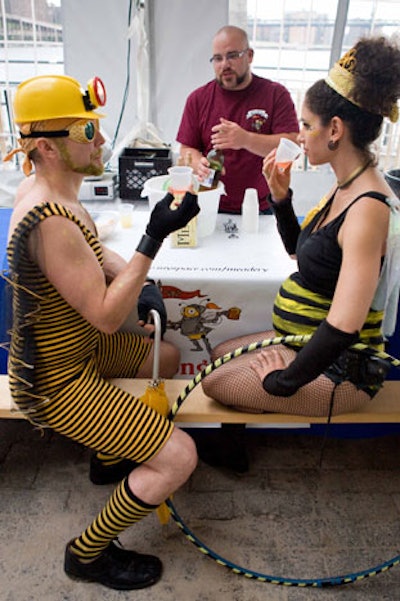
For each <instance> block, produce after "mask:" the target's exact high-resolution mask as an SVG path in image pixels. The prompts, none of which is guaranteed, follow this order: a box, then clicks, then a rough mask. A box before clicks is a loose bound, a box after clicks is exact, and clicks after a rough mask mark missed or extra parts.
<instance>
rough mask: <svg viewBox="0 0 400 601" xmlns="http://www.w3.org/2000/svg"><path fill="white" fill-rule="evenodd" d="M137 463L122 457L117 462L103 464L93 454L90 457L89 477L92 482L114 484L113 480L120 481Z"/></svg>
mask: <svg viewBox="0 0 400 601" xmlns="http://www.w3.org/2000/svg"><path fill="white" fill-rule="evenodd" d="M138 465H140V464H139V463H135V462H134V461H131V460H130V459H122V460H121V461H118V463H114V464H112V465H105V464H104V463H103V462H102V461H100V459H98V457H97V455H96V454H94V455H92V457H91V458H90V471H89V478H90V481H91V482H93V484H114V483H115V482H121V480H123V478H125V476H128V475H129V474H130V473H131V471H132V470H134V469H135V467H138Z"/></svg>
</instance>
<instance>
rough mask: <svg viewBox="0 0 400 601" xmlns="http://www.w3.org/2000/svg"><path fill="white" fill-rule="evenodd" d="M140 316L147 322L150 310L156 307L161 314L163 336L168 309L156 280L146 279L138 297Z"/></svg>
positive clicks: (162, 334)
mask: <svg viewBox="0 0 400 601" xmlns="http://www.w3.org/2000/svg"><path fill="white" fill-rule="evenodd" d="M137 309H138V317H139V319H140V320H141V321H144V322H145V323H147V319H148V316H149V311H150V310H151V309H155V310H156V311H158V313H159V315H160V321H161V338H162V337H163V336H164V334H165V330H166V329H167V310H166V308H165V304H164V300H163V297H162V294H161V291H160V289H159V287H158V286H157V284H156V283H155V282H154V280H150V279H148V280H146V283H145V284H144V286H143V288H142V291H141V293H140V295H139V299H138V305H137Z"/></svg>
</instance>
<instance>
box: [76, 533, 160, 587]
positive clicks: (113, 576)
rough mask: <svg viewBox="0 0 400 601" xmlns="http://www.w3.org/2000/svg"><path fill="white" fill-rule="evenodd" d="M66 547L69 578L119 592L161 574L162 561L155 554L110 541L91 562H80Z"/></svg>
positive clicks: (152, 579) (157, 578) (145, 584)
mask: <svg viewBox="0 0 400 601" xmlns="http://www.w3.org/2000/svg"><path fill="white" fill-rule="evenodd" d="M72 542H73V541H70V542H69V543H68V545H67V547H66V550H65V560H64V570H65V572H66V574H68V576H69V577H70V578H73V579H77V580H84V581H86V582H99V583H100V584H103V585H104V586H108V587H109V588H113V589H117V590H119V591H130V590H133V589H139V588H145V587H146V586H151V585H152V584H155V583H156V582H157V581H158V580H159V579H160V577H161V573H162V563H161V561H160V560H159V559H158V557H155V556H154V555H142V554H140V553H136V552H135V551H128V550H127V549H122V548H120V547H117V546H116V545H115V544H114V543H113V542H112V543H110V544H109V545H108V547H107V548H106V549H104V551H103V552H102V553H101V554H100V555H99V557H97V558H96V559H94V560H93V561H91V562H88V563H83V562H82V561H80V559H79V558H78V557H77V555H75V554H74V553H73V552H72V551H71V543H72Z"/></svg>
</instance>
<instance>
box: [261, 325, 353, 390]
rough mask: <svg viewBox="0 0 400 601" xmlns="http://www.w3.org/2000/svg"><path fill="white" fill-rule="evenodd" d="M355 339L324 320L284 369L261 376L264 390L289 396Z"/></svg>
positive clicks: (313, 377)
mask: <svg viewBox="0 0 400 601" xmlns="http://www.w3.org/2000/svg"><path fill="white" fill-rule="evenodd" d="M358 336H359V333H358V332H356V333H355V334H348V333H347V332H343V331H342V330H338V329H337V328H335V327H334V326H331V324H330V323H328V322H327V321H326V320H324V321H323V322H322V323H321V325H320V326H319V328H318V329H317V330H316V332H315V334H314V335H313V337H312V338H311V340H310V341H309V342H307V344H306V345H305V346H304V347H303V348H302V349H301V350H300V351H299V352H298V353H297V357H296V359H295V360H294V361H293V362H292V363H291V364H290V365H289V366H288V367H287V368H286V369H277V370H275V371H272V372H271V373H270V374H268V375H267V376H265V378H264V380H263V388H264V390H266V391H267V392H269V393H270V394H274V395H276V396H285V397H286V396H291V395H292V394H294V393H295V392H296V390H298V389H299V388H300V387H301V386H304V384H308V382H311V381H312V380H315V378H316V377H317V376H319V375H320V374H322V373H323V371H324V370H325V369H327V368H328V367H329V366H330V365H331V364H332V363H333V362H334V361H335V359H337V358H338V357H339V355H340V353H342V351H344V350H346V349H347V348H348V347H349V346H351V345H352V344H354V343H355V342H357V340H358Z"/></svg>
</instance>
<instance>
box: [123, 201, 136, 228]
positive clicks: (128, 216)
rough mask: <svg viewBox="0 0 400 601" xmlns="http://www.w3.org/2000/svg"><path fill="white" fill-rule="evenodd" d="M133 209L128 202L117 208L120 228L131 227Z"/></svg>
mask: <svg viewBox="0 0 400 601" xmlns="http://www.w3.org/2000/svg"><path fill="white" fill-rule="evenodd" d="M134 208H135V207H134V206H133V205H132V204H129V202H124V203H123V204H121V206H120V207H119V217H120V221H121V226H122V227H126V228H128V227H132V225H133V209H134Z"/></svg>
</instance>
